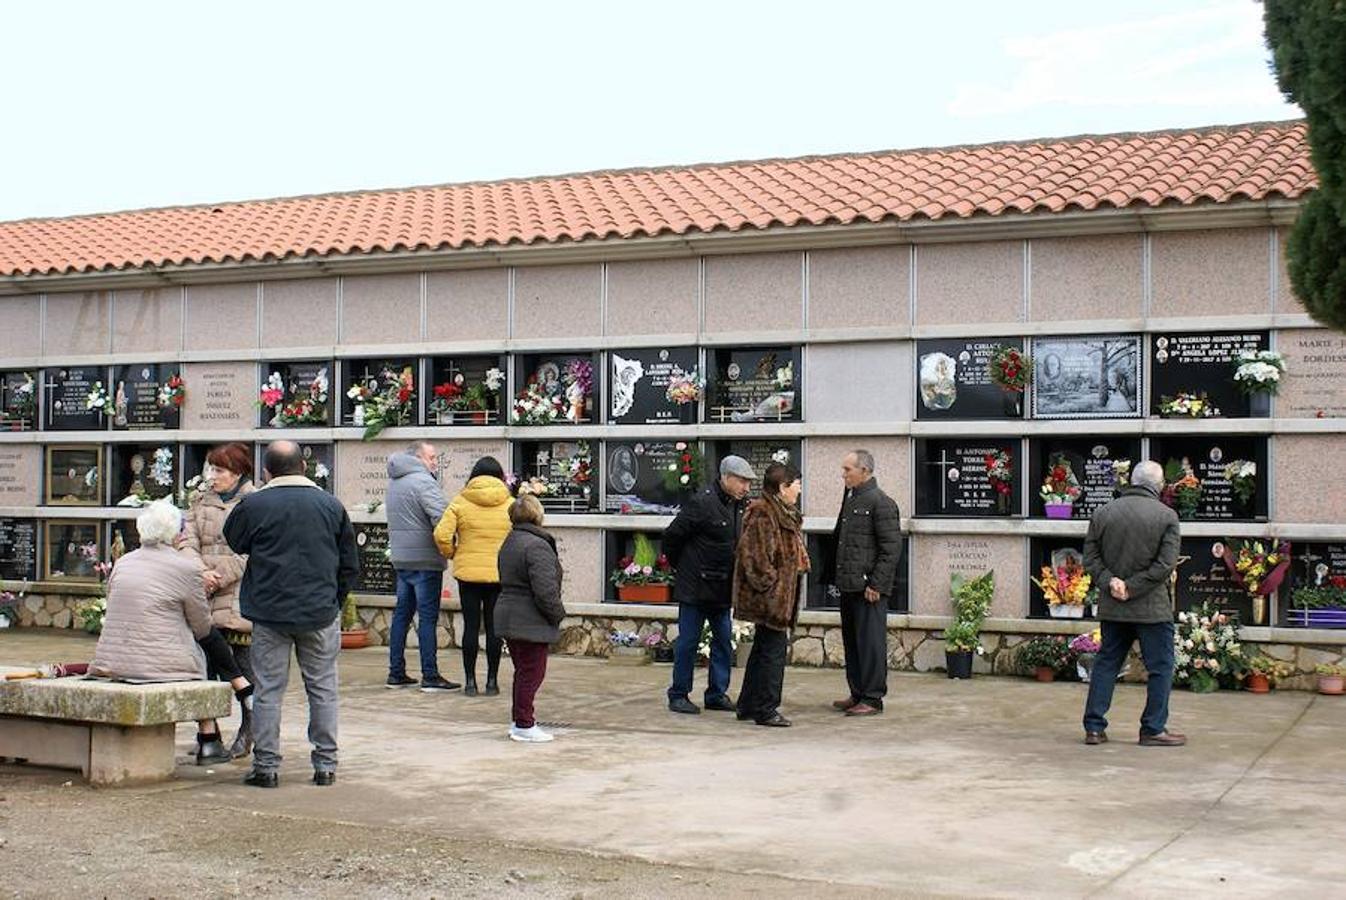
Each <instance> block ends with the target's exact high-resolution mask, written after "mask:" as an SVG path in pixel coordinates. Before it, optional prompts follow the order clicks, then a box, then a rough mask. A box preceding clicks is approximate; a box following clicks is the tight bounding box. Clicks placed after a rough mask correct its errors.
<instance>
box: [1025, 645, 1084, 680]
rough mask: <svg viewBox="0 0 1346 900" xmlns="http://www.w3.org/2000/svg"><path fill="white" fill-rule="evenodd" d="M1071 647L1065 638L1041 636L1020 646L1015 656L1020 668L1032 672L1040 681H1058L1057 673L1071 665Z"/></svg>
mask: <svg viewBox="0 0 1346 900" xmlns="http://www.w3.org/2000/svg"><path fill="white" fill-rule="evenodd" d="M1070 656H1071V654H1070V645H1069V644H1068V643H1067V642H1066V639H1065V638H1064V637H1060V636H1048V635H1041V636H1039V637H1035V638H1033V639H1032V640H1030V641H1025V642H1024V643H1023V644H1020V645H1019V650H1018V652H1017V653H1016V654H1015V658H1016V659H1017V661H1018V663H1019V665H1020V667H1022V668H1024V669H1027V670H1031V671H1032V673H1033V677H1034V678H1036V679H1037V680H1038V681H1042V682H1049V681H1055V680H1056V673H1057V672H1059V671H1061V670H1062V669H1064V668H1065V667H1066V666H1067V665H1068V664H1069V663H1070Z"/></svg>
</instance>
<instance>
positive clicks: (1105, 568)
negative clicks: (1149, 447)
mask: <svg viewBox="0 0 1346 900" xmlns="http://www.w3.org/2000/svg"><path fill="white" fill-rule="evenodd" d="M1163 486H1164V470H1163V469H1162V468H1161V467H1160V465H1159V463H1156V462H1143V463H1141V464H1140V465H1138V466H1136V468H1135V471H1134V472H1132V473H1131V486H1130V487H1128V488H1126V489H1125V490H1123V491H1122V495H1121V496H1120V497H1118V498H1117V499H1116V500H1113V501H1112V502H1111V503H1109V504H1108V505H1107V506H1104V507H1103V508H1102V509H1100V510H1099V511H1098V512H1096V513H1094V516H1093V518H1092V519H1091V520H1090V521H1089V534H1088V536H1087V537H1085V539H1084V567H1085V569H1087V570H1088V572H1089V575H1090V577H1091V578H1092V579H1093V583H1094V585H1095V586H1096V587H1097V588H1098V595H1099V602H1098V618H1099V619H1100V620H1101V623H1100V631H1101V632H1102V638H1103V641H1102V644H1103V646H1102V647H1100V648H1099V651H1098V658H1097V659H1096V660H1095V661H1094V668H1093V671H1092V672H1091V673H1090V675H1089V699H1088V700H1087V701H1086V702H1085V707H1084V742H1085V743H1086V744H1103V743H1107V740H1108V733H1107V727H1108V719H1107V715H1108V707H1110V706H1111V705H1112V689H1113V687H1114V686H1115V685H1116V682H1117V675H1118V673H1119V672H1121V670H1122V665H1123V663H1125V662H1126V655H1127V654H1128V653H1130V652H1131V645H1132V644H1133V643H1135V642H1136V641H1137V640H1139V641H1140V654H1141V658H1142V659H1143V660H1144V662H1145V669H1146V670H1147V671H1148V672H1149V678H1148V679H1147V681H1146V683H1145V695H1146V696H1145V711H1144V712H1143V713H1141V716H1140V743H1141V745H1142V746H1145V747H1181V746H1182V745H1183V744H1185V743H1187V738H1186V737H1184V736H1183V735H1180V734H1174V733H1172V732H1170V731H1169V730H1168V695H1169V691H1170V690H1172V688H1173V603H1172V600H1171V598H1170V596H1169V591H1168V587H1169V576H1170V575H1171V574H1172V573H1173V570H1174V568H1175V567H1176V566H1177V565H1178V551H1179V548H1180V546H1181V541H1182V538H1181V535H1180V533H1179V530H1178V515H1177V513H1175V512H1174V511H1173V510H1171V509H1169V508H1168V507H1167V506H1165V505H1164V504H1163V503H1161V502H1160V500H1159V491H1160V490H1161V489H1162V488H1163Z"/></svg>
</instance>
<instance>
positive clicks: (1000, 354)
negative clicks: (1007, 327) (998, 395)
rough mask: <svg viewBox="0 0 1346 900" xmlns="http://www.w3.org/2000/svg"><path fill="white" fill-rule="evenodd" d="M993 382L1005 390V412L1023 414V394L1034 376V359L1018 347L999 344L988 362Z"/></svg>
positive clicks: (1012, 414)
mask: <svg viewBox="0 0 1346 900" xmlns="http://www.w3.org/2000/svg"><path fill="white" fill-rule="evenodd" d="M986 371H987V374H988V375H989V376H990V378H991V383H992V384H994V385H995V386H996V387H998V388H1000V389H1001V390H1002V391H1004V392H1005V414H1006V415H1009V416H1021V415H1023V396H1024V393H1025V392H1026V391H1027V390H1028V382H1029V380H1030V379H1031V378H1032V376H1033V360H1032V358H1031V357H1029V356H1028V355H1027V354H1026V353H1024V352H1023V351H1022V350H1020V349H1019V348H1018V347H1007V346H1005V345H1004V344H997V345H996V346H995V349H993V350H992V351H991V358H990V360H989V361H988V362H987V364H986Z"/></svg>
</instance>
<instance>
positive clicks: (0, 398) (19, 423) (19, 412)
mask: <svg viewBox="0 0 1346 900" xmlns="http://www.w3.org/2000/svg"><path fill="white" fill-rule="evenodd" d="M38 374H39V373H37V372H0V431H31V430H33V429H34V428H36V427H37V396H38V380H37V376H38Z"/></svg>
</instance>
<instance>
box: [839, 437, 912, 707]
mask: <svg viewBox="0 0 1346 900" xmlns="http://www.w3.org/2000/svg"><path fill="white" fill-rule="evenodd" d="M841 477H842V480H843V481H844V482H845V484H846V493H845V495H844V496H843V497H842V501H841V513H840V514H839V515H838V516H837V526H836V529H835V530H834V531H833V533H832V536H833V554H832V558H831V560H830V561H829V564H828V566H827V574H826V575H825V576H824V579H823V580H824V583H825V584H831V585H833V586H835V587H836V589H837V590H839V591H840V592H841V639H842V644H843V646H844V648H845V651H846V684H847V685H848V686H849V687H850V694H849V695H847V696H846V697H844V698H843V699H841V700H837V701H835V702H834V703H833V704H832V707H833V708H834V709H839V710H842V711H843V712H845V713H846V715H848V716H874V715H878V714H879V713H881V712H883V698H884V696H885V695H886V694H887V693H888V600H889V597H890V596H891V595H892V593H893V582H894V580H895V579H896V578H897V565H898V563H899V562H901V560H902V516H901V513H900V512H899V511H898V508H897V503H895V502H894V501H893V499H892V498H891V497H889V496H888V495H887V494H885V493H884V492H883V491H881V490H879V483H878V482H877V481H875V480H874V455H873V454H872V453H870V452H869V451H868V450H853V451H851V452H850V453H847V454H846V455H845V456H844V457H843V458H842V460H841Z"/></svg>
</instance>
